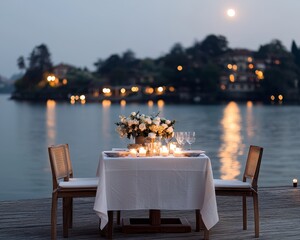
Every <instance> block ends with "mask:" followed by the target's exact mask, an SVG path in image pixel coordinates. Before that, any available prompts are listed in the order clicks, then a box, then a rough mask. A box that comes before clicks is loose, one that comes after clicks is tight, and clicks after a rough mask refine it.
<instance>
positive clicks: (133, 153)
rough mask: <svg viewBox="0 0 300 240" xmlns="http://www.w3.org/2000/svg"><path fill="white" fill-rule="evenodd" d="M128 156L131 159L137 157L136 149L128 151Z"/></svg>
mask: <svg viewBox="0 0 300 240" xmlns="http://www.w3.org/2000/svg"><path fill="white" fill-rule="evenodd" d="M129 155H130V156H131V157H136V155H137V151H136V149H134V148H132V149H130V150H129Z"/></svg>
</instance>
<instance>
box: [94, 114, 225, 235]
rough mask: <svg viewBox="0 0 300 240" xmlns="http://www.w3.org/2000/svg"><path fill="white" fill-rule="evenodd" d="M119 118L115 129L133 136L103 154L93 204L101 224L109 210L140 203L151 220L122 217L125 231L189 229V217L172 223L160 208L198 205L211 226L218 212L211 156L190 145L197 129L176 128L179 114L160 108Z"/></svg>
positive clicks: (137, 206) (138, 206)
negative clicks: (163, 112) (168, 116)
mask: <svg viewBox="0 0 300 240" xmlns="http://www.w3.org/2000/svg"><path fill="white" fill-rule="evenodd" d="M119 118H120V121H119V122H117V123H116V125H117V128H116V131H117V132H118V134H119V135H120V137H123V138H124V137H127V138H128V139H131V142H130V143H129V144H128V145H127V148H117V147H115V148H112V149H111V150H108V151H103V152H102V153H101V154H100V157H99V165H98V168H97V176H98V177H99V186H98V189H97V194H96V198H95V204H94V210H95V212H96V214H97V215H98V216H99V217H100V219H101V226H100V228H101V229H103V228H104V227H105V226H106V225H107V224H108V225H109V224H112V223H111V221H112V220H111V219H109V214H108V212H109V211H116V210H121V211H123V210H141V209H144V210H145V209H147V210H149V219H147V223H148V224H146V225H147V226H145V224H142V225H139V224H138V223H137V222H138V221H136V220H135V221H134V224H133V223H132V222H130V221H128V219H127V220H126V219H123V226H122V228H123V231H124V232H128V233H134V232H142V231H146V232H158V231H160V232H161V231H163V229H164V230H166V229H167V230H166V231H168V232H172V231H175V232H188V231H191V227H190V226H189V225H188V224H187V223H186V222H185V221H179V222H178V224H175V225H174V222H173V221H168V220H167V219H165V220H164V219H161V218H160V211H161V210H192V209H194V210H196V209H200V212H201V216H202V220H203V222H204V225H205V227H206V229H207V230H209V229H210V228H211V227H213V226H214V225H215V224H216V223H217V222H218V220H219V218H218V212H217V204H216V198H215V190H214V184H213V174H212V168H211V162H210V159H209V157H208V156H207V155H205V151H203V150H196V149H195V150H192V149H191V148H192V144H193V143H194V142H195V140H196V134H195V132H175V131H174V125H175V120H168V119H166V118H161V117H159V115H158V114H156V115H154V116H147V115H144V114H140V113H139V112H133V113H131V114H130V115H129V116H128V117H125V116H120V117H119ZM185 143H188V144H189V148H188V149H185V148H184V144H185ZM142 222H143V223H145V219H144V220H143V221H142ZM176 223H177V222H176ZM110 229H112V228H110Z"/></svg>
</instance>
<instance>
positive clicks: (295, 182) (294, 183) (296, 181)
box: [293, 178, 298, 187]
mask: <svg viewBox="0 0 300 240" xmlns="http://www.w3.org/2000/svg"><path fill="white" fill-rule="evenodd" d="M297 186H298V180H297V179H296V178H294V179H293V187H297Z"/></svg>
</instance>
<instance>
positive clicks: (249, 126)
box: [246, 101, 254, 138]
mask: <svg viewBox="0 0 300 240" xmlns="http://www.w3.org/2000/svg"><path fill="white" fill-rule="evenodd" d="M246 122H247V127H246V130H247V135H248V137H249V138H252V137H253V136H254V129H253V127H254V121H253V103H252V102H250V101H249V102H247V114H246Z"/></svg>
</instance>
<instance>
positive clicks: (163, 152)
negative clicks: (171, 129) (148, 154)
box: [160, 146, 169, 157]
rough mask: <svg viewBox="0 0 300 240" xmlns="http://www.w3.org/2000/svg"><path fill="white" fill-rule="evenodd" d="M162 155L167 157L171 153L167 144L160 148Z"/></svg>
mask: <svg viewBox="0 0 300 240" xmlns="http://www.w3.org/2000/svg"><path fill="white" fill-rule="evenodd" d="M160 155H162V156H163V157H167V156H168V155H169V150H168V148H167V146H162V147H161V148H160Z"/></svg>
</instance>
